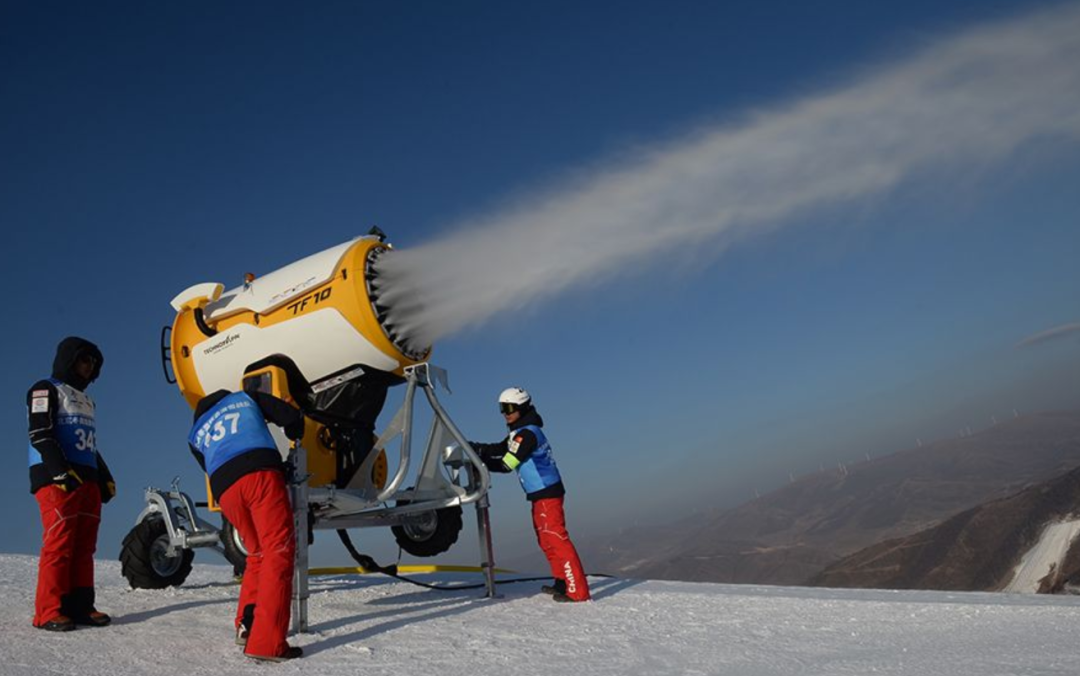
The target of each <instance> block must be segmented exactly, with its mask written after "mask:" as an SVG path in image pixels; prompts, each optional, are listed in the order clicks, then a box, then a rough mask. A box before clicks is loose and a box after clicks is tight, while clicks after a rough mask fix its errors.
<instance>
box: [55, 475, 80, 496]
mask: <svg viewBox="0 0 1080 676" xmlns="http://www.w3.org/2000/svg"><path fill="white" fill-rule="evenodd" d="M82 483H83V481H82V477H80V476H79V474H78V473H77V472H76V471H75V470H73V469H69V470H68V471H67V472H64V473H63V474H57V475H56V476H54V477H53V485H54V486H56V487H57V488H59V489H60V490H62V491H64V492H65V493H71V492H73V491H74V490H75V489H76V488H78V487H79V486H82Z"/></svg>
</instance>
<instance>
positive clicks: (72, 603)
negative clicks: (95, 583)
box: [60, 587, 112, 627]
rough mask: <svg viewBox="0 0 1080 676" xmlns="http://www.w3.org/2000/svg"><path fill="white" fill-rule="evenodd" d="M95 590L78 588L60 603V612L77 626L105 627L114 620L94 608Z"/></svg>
mask: <svg viewBox="0 0 1080 676" xmlns="http://www.w3.org/2000/svg"><path fill="white" fill-rule="evenodd" d="M94 599H95V594H94V588H93V587H76V588H75V589H73V590H71V593H70V594H68V595H67V596H65V597H64V598H63V599H61V601H60V612H62V613H63V614H65V615H67V616H68V617H70V618H71V621H72V622H74V623H75V624H81V625H84V626H87V627H104V626H106V625H107V624H109V623H110V622H112V618H111V617H109V616H108V615H106V614H105V613H103V612H101V611H100V610H98V609H97V608H95V607H94Z"/></svg>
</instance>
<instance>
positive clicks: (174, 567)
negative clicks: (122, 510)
mask: <svg viewBox="0 0 1080 676" xmlns="http://www.w3.org/2000/svg"><path fill="white" fill-rule="evenodd" d="M168 543H169V531H168V529H167V528H165V522H164V521H162V520H161V519H160V518H151V519H143V520H142V521H140V522H139V523H138V524H136V525H135V527H134V528H132V529H131V531H129V532H128V534H127V536H126V537H124V543H123V546H122V548H121V549H120V564H121V567H120V573H121V574H122V575H123V576H124V577H125V578H127V581H128V584H130V585H131V588H132V589H165V588H166V587H178V586H180V585H181V584H183V583H184V580H186V579H187V576H188V575H190V574H191V562H192V560H194V558H195V552H194V551H192V550H190V549H185V550H183V551H182V552H181V553H180V556H177V557H175V558H173V559H168V558H165V557H163V556H162V554H163V550H164V548H165V547H166V546H168ZM164 562H168V563H169V565H168V566H163V565H162V564H163V563H164Z"/></svg>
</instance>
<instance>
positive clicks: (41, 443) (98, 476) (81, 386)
mask: <svg viewBox="0 0 1080 676" xmlns="http://www.w3.org/2000/svg"><path fill="white" fill-rule="evenodd" d="M83 354H89V355H90V356H92V357H93V358H94V362H95V365H94V371H93V373H91V374H90V378H89V379H88V380H85V379H83V378H81V377H79V375H78V374H77V373H75V362H76V361H77V360H78V359H79V357H80V356H81V355H83ZM103 363H105V357H104V356H103V355H102V354H101V350H99V349H98V346H97V345H94V344H93V343H91V342H90V341H88V340H85V339H83V338H76V337H74V336H71V337H68V338H65V339H63V340H62V341H60V344H59V345H57V346H56V357H55V358H54V359H53V368H52V377H53V378H55V379H56V380H59V381H61V382H63V383H65V384H67V385H70V386H71V387H74V388H75V389H77V390H79V391H80V392H82V391H85V390H86V388H87V387H88V386H89V385H90V383H92V382H94V381H95V380H97V377H98V376H99V375H101V365H102V364H103ZM43 390H44V391H46V392H48V399H49V405H48V407H47V410H45V411H43V412H40V413H34V412H33V408H32V407H31V400H32V399H33V398H34V393H35V392H41V391H43ZM26 407H27V408H26V410H27V414H28V418H29V426H30V444H31V445H32V446H33V447H34V448H35V449H36V450H37V452H38V453H40V454H41V460H42V461H41V462H40V463H38V464H36V465H31V466H30V492H31V493H36V492H37V491H38V489H40V488H42V487H43V486H48V485H49V484H52V483H57V482H58V481H62V479H63V477H65V476H66V475H67V472H68V470H70V469H72V467H71V464H70V463H68V461H67V459H66V458H65V457H64V452H63V450H61V448H60V443H59V442H58V441H57V439H56V434H55V425H54V420H53V416H54V415H55V414H56V411H57V409H58V408H59V396H58V394H57V391H56V386H55V385H54V384H53V383H52V382H51V381H49V380H39V381H38V382H36V383H34V384H33V386H31V387H30V389H29V390H28V391H27V392H26ZM77 471H78V475H79V478H80V479H82V481H83V482H84V483H86V482H98V483H99V484H101V485H102V497H103V498H104V499H105V500H106V501H107V500H108V499H109V498H110V497H111V492H110V491H108V490H106V489H105V484H106V483H112V481H113V477H112V473H110V472H109V467H108V465H106V464H105V460H104V459H103V458H102V457H101V455H100V454H98V456H97V466H96V467H85V466H82V465H80V466H79V467H78V470H77Z"/></svg>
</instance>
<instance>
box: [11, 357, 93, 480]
mask: <svg viewBox="0 0 1080 676" xmlns="http://www.w3.org/2000/svg"><path fill="white" fill-rule="evenodd" d="M49 382H50V383H52V384H53V385H54V386H55V387H56V395H57V396H56V398H57V408H56V411H54V412H53V414H52V416H53V433H54V435H55V437H56V441H57V443H58V444H60V450H61V451H63V453H64V459H65V460H67V461H68V463H70V464H72V465H81V466H83V467H93V468H94V469H97V466H98V461H97V426H96V424H95V423H94V400H93V399H91V398H90V397H89V396H87V394H86V393H85V392H80V391H79V390H77V389H75V388H74V387H72V386H71V385H68V384H67V383H65V382H63V381H60V380H57V379H56V378H50V379H49ZM28 460H29V463H30V467H33V466H34V465H40V464H41V463H42V462H44V461H43V460H42V459H41V454H40V453H38V450H37V449H36V448H34V446H33V444H31V445H30V452H29V458H28Z"/></svg>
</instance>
